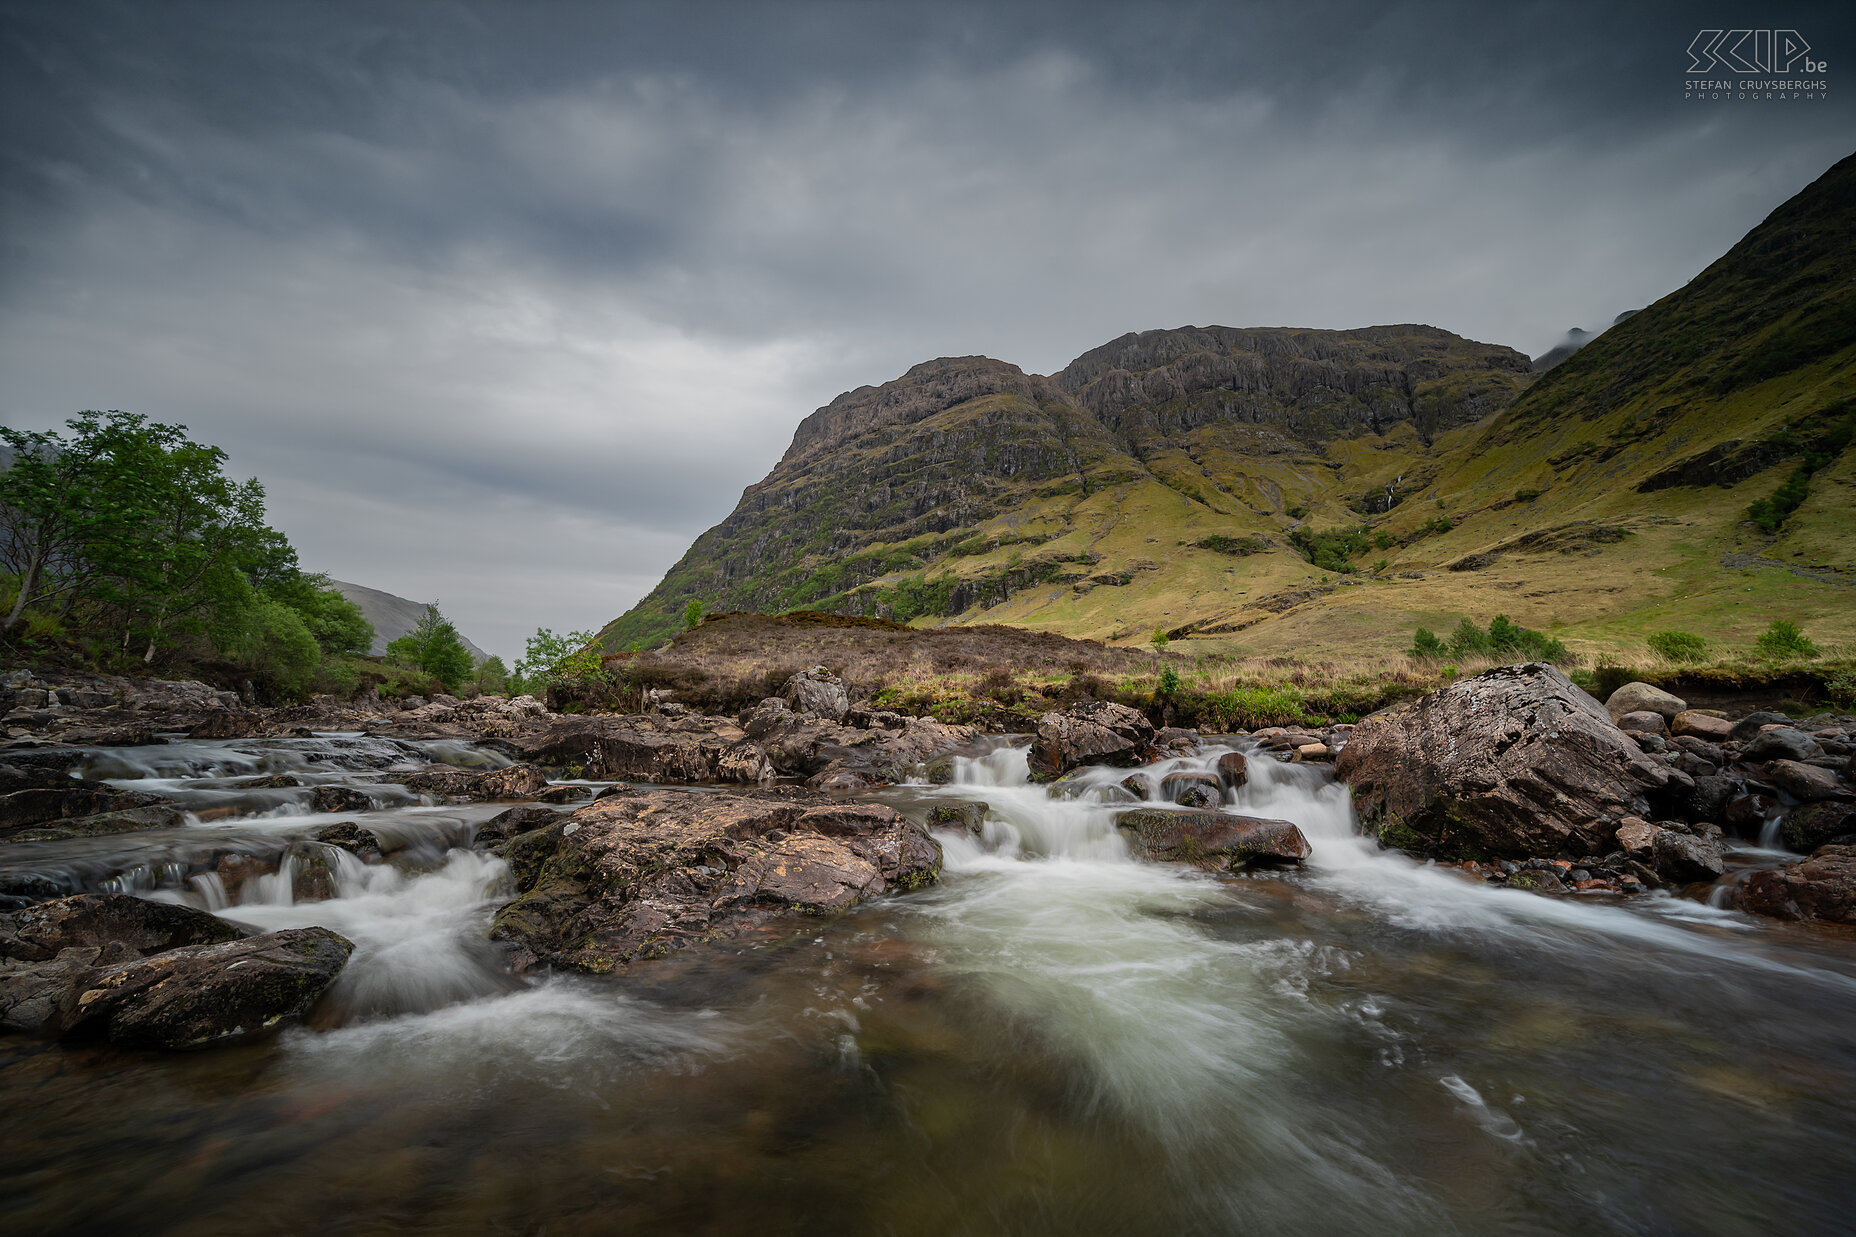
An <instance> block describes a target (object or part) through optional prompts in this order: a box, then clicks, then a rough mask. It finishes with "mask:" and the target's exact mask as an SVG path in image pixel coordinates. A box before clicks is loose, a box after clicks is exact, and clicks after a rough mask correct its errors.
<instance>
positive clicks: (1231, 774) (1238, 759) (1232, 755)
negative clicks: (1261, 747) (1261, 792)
mask: <svg viewBox="0 0 1856 1237" xmlns="http://www.w3.org/2000/svg"><path fill="white" fill-rule="evenodd" d="M1218 776H1219V777H1221V778H1223V779H1224V784H1225V785H1226V786H1228V787H1230V788H1231V789H1233V790H1235V789H1236V788H1237V787H1239V786H1242V785H1243V784H1244V783H1245V782H1248V781H1249V780H1250V761H1249V759H1248V758H1247V757H1245V755H1244V753H1242V752H1226V753H1225V754H1224V755H1222V756H1220V757H1218Z"/></svg>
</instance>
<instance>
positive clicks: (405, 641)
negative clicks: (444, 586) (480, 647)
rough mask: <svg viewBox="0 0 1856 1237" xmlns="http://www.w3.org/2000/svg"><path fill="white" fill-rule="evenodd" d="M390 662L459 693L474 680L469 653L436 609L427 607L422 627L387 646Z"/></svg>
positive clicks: (459, 637) (449, 624)
mask: <svg viewBox="0 0 1856 1237" xmlns="http://www.w3.org/2000/svg"><path fill="white" fill-rule="evenodd" d="M387 658H388V660H390V661H395V662H398V663H399V664H401V665H403V666H410V667H411V668H413V669H415V670H419V671H421V672H423V673H425V674H429V675H431V676H432V677H433V678H435V679H437V680H438V681H439V682H440V683H443V684H444V685H445V690H446V691H452V692H454V691H456V690H457V689H458V688H460V687H462V686H463V685H464V680H466V679H468V678H469V677H470V676H471V671H472V669H473V667H472V664H471V657H470V650H469V649H467V648H465V647H464V640H463V637H461V636H459V635H458V629H457V628H455V627H453V626H452V625H451V623H450V622H449V621H448V620H447V619H446V618H445V616H444V615H443V614H440V613H439V612H438V607H437V606H427V607H426V608H425V614H424V616H423V617H421V618H420V619H419V625H418V626H417V627H415V628H413V629H412V630H411V631H410V632H407V633H406V634H405V635H403V636H401V637H400V638H399V639H397V640H394V641H392V642H391V643H389V644H388V645H387Z"/></svg>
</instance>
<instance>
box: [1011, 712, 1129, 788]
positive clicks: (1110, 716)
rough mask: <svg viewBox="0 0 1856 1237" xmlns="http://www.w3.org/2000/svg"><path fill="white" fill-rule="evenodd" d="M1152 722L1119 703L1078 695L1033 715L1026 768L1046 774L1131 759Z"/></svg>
mask: <svg viewBox="0 0 1856 1237" xmlns="http://www.w3.org/2000/svg"><path fill="white" fill-rule="evenodd" d="M1153 737H1154V727H1153V723H1152V722H1149V721H1148V720H1147V719H1146V718H1145V717H1144V716H1142V715H1141V714H1140V713H1139V712H1137V711H1136V710H1134V709H1131V708H1129V707H1128V706H1127V705H1125V704H1114V703H1112V702H1109V701H1101V700H1084V701H1081V702H1080V703H1077V704H1073V705H1071V706H1070V707H1069V708H1067V709H1062V710H1053V711H1052V712H1049V713H1046V714H1045V715H1044V716H1043V717H1041V718H1039V719H1038V737H1037V741H1036V742H1034V743H1033V744H1032V745H1031V755H1030V763H1031V774H1032V776H1033V777H1035V778H1039V779H1042V780H1049V779H1050V778H1054V777H1059V776H1061V775H1063V774H1065V773H1067V772H1069V771H1070V770H1071V769H1074V768H1076V767H1077V766H1078V765H1085V764H1105V765H1134V764H1139V763H1140V753H1141V750H1142V749H1143V748H1145V747H1147V746H1149V745H1150V744H1151V743H1152V742H1153Z"/></svg>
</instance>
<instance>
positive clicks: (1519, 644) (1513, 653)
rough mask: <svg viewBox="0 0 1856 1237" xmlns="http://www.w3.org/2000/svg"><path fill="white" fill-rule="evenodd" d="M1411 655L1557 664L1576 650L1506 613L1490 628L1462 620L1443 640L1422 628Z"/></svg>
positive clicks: (1433, 658) (1498, 616) (1494, 620)
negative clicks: (1521, 623)
mask: <svg viewBox="0 0 1856 1237" xmlns="http://www.w3.org/2000/svg"><path fill="white" fill-rule="evenodd" d="M1411 656H1412V657H1414V658H1417V659H1419V660H1420V661H1439V660H1441V659H1443V658H1444V657H1455V658H1458V659H1459V660H1460V659H1462V658H1467V657H1500V656H1510V657H1516V658H1519V659H1521V660H1524V661H1546V662H1554V663H1556V664H1563V663H1566V662H1569V661H1571V660H1572V653H1571V652H1570V651H1569V650H1568V649H1567V648H1566V646H1565V644H1563V643H1561V642H1560V641H1559V640H1557V639H1555V638H1554V637H1552V636H1549V635H1547V634H1545V633H1544V632H1538V631H1530V630H1529V629H1528V628H1526V627H1522V626H1520V625H1518V624H1516V623H1512V622H1509V620H1508V616H1507V615H1506V614H1498V615H1496V616H1495V617H1494V618H1493V619H1491V620H1490V621H1489V626H1488V630H1487V631H1484V630H1483V629H1482V628H1480V627H1478V626H1476V624H1475V622H1474V621H1472V620H1470V619H1467V618H1464V619H1460V620H1458V622H1457V625H1456V628H1455V629H1454V630H1453V631H1451V633H1450V638H1449V639H1448V640H1442V639H1439V638H1438V636H1437V633H1435V632H1433V631H1431V630H1430V629H1429V628H1427V627H1420V628H1418V630H1417V631H1416V632H1415V633H1414V634H1413V636H1412V641H1411Z"/></svg>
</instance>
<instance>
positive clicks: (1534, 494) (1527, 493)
mask: <svg viewBox="0 0 1856 1237" xmlns="http://www.w3.org/2000/svg"><path fill="white" fill-rule="evenodd" d="M1539 497H1540V491H1539V490H1516V491H1515V492H1514V500H1515V501H1516V502H1518V503H1530V502H1533V501H1534V500H1535V499H1536V498H1539Z"/></svg>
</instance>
